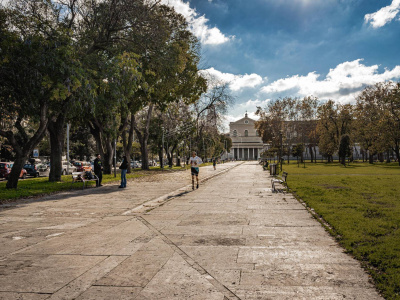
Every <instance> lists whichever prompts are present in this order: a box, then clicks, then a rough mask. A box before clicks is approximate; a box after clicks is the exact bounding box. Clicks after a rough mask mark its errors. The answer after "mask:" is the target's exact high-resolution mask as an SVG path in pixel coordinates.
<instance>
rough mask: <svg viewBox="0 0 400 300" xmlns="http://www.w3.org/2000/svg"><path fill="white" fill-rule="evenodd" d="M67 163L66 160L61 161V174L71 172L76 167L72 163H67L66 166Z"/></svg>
mask: <svg viewBox="0 0 400 300" xmlns="http://www.w3.org/2000/svg"><path fill="white" fill-rule="evenodd" d="M67 164H68V163H67V162H66V161H63V162H62V174H63V175H67V174H72V173H73V172H76V170H77V168H76V167H75V166H74V165H72V164H69V166H68V168H67ZM67 170H68V171H67Z"/></svg>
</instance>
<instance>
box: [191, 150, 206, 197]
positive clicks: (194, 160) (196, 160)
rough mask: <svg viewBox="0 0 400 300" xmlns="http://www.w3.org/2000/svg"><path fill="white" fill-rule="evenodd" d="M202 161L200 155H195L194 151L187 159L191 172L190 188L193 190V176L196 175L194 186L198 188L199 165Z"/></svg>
mask: <svg viewBox="0 0 400 300" xmlns="http://www.w3.org/2000/svg"><path fill="white" fill-rule="evenodd" d="M202 163H203V161H202V160H201V158H200V157H198V156H197V155H196V152H194V151H193V152H192V157H191V158H190V159H189V164H190V172H191V174H192V189H193V190H194V176H196V182H197V185H196V188H197V189H198V188H199V166H200V165H201V164H202Z"/></svg>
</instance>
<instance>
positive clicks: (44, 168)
mask: <svg viewBox="0 0 400 300" xmlns="http://www.w3.org/2000/svg"><path fill="white" fill-rule="evenodd" d="M37 169H38V170H39V173H40V175H41V176H49V174H50V165H48V164H39V165H37Z"/></svg>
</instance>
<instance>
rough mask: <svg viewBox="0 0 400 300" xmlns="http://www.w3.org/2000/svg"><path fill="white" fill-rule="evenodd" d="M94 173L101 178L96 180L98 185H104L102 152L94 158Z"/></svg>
mask: <svg viewBox="0 0 400 300" xmlns="http://www.w3.org/2000/svg"><path fill="white" fill-rule="evenodd" d="M94 174H96V176H97V178H99V180H97V181H96V186H97V187H99V186H103V185H102V184H101V181H102V179H103V163H102V162H101V160H100V154H96V159H95V160H94Z"/></svg>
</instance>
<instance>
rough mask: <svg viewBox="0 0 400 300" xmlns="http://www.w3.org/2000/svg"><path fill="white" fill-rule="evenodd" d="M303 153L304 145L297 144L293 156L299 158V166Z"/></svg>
mask: <svg viewBox="0 0 400 300" xmlns="http://www.w3.org/2000/svg"><path fill="white" fill-rule="evenodd" d="M303 152H304V145H303V144H296V145H295V146H294V147H293V149H292V155H293V156H295V157H296V158H297V164H299V157H301V155H302V153H303Z"/></svg>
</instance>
